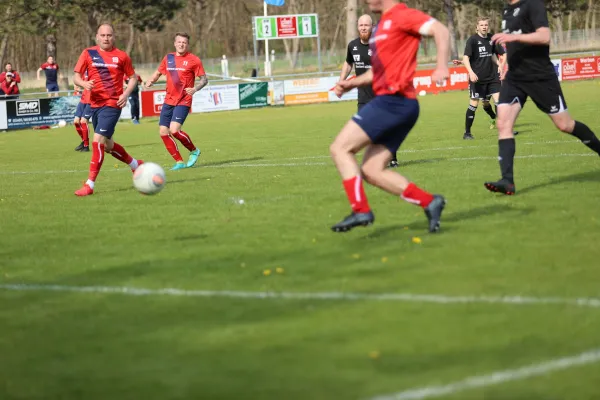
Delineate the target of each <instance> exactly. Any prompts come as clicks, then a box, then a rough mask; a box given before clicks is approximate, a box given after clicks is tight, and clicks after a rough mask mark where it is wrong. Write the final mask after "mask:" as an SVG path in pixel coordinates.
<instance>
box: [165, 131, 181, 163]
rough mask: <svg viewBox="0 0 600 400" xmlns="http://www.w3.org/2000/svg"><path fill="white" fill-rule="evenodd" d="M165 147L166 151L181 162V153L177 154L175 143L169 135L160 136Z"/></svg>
mask: <svg viewBox="0 0 600 400" xmlns="http://www.w3.org/2000/svg"><path fill="white" fill-rule="evenodd" d="M160 138H161V139H162V141H163V143H164V144H165V147H166V148H167V151H168V152H169V154H170V155H171V157H173V159H174V160H175V161H176V162H183V158H181V154H179V150H178V149H177V143H176V142H175V140H173V138H172V137H171V136H170V135H167V136H162V135H161V137H160Z"/></svg>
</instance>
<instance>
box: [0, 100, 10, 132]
mask: <svg viewBox="0 0 600 400" xmlns="http://www.w3.org/2000/svg"><path fill="white" fill-rule="evenodd" d="M7 128H8V124H7V120H6V101H4V100H0V130H5V129H7Z"/></svg>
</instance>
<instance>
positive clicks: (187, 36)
mask: <svg viewBox="0 0 600 400" xmlns="http://www.w3.org/2000/svg"><path fill="white" fill-rule="evenodd" d="M177 36H179V37H184V38H186V39H187V40H188V42H189V41H190V35H188V33H187V32H177V33H176V34H175V37H174V38H173V40H175V39H177Z"/></svg>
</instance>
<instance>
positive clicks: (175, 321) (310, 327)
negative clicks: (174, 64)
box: [0, 81, 600, 400]
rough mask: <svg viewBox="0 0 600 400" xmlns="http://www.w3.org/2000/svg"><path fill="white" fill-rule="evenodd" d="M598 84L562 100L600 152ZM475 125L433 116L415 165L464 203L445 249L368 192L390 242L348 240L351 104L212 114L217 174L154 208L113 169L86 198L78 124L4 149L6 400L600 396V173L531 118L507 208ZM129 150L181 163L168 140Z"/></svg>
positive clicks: (431, 112)
mask: <svg viewBox="0 0 600 400" xmlns="http://www.w3.org/2000/svg"><path fill="white" fill-rule="evenodd" d="M598 84H599V82H598V81H587V82H580V83H576V84H564V85H563V87H564V90H565V94H566V98H567V102H568V105H569V107H570V110H571V113H572V114H573V115H574V116H575V118H576V119H580V120H582V121H585V122H586V123H587V124H588V125H590V127H591V128H592V129H594V130H595V131H596V132H599V133H600V116H599V114H598V106H599V104H600V90H598V89H599V87H598ZM466 106H467V94H466V92H461V93H448V94H443V95H439V96H426V97H424V98H421V117H420V121H419V123H418V125H417V127H416V128H415V129H414V131H413V132H412V133H411V135H410V136H409V138H408V139H407V141H406V142H405V144H404V146H403V147H402V149H401V152H400V154H399V158H400V162H401V167H400V169H399V171H400V172H402V173H404V174H405V175H406V176H408V177H409V178H410V179H413V180H414V181H415V182H417V183H418V184H419V185H420V186H422V187H424V188H425V189H428V190H430V191H433V192H435V193H442V194H444V195H445V196H446V198H447V200H448V206H447V208H446V211H445V214H444V218H443V221H442V232H441V233H440V234H437V235H431V234H428V233H427V226H426V219H425V216H424V215H423V212H422V210H420V209H419V208H417V207H415V206H413V205H410V204H408V203H405V202H404V201H402V200H400V199H398V198H395V197H392V196H390V195H387V194H385V193H383V192H381V191H379V190H377V189H374V188H371V187H368V188H367V195H368V196H369V200H370V203H371V206H372V207H373V209H374V212H375V214H376V217H377V220H376V223H375V225H373V226H372V227H368V228H360V229H359V228H357V229H355V230H353V231H352V232H349V233H347V234H334V233H332V232H331V231H330V230H329V227H330V225H332V224H334V223H336V222H338V220H339V219H341V218H342V217H343V216H345V215H346V214H347V213H348V211H349V205H348V203H347V200H346V197H345V194H344V191H343V187H342V184H341V182H340V179H339V177H338V175H337V172H336V170H335V168H334V167H333V164H332V162H331V160H330V159H329V158H328V146H329V143H330V142H331V141H332V139H333V138H334V137H335V135H336V134H337V132H338V131H339V129H340V128H341V127H342V126H343V124H344V123H345V121H346V120H347V119H348V118H349V117H350V116H351V115H352V113H353V112H354V110H355V104H353V103H340V104H328V105H314V106H302V107H291V108H269V109H259V110H246V111H239V112H232V113H215V114H193V115H191V116H190V117H189V118H188V120H187V122H186V128H187V129H186V131H187V132H188V133H189V134H190V136H191V137H192V138H193V139H194V140H195V142H196V143H197V144H198V145H199V147H200V148H201V149H202V156H201V158H200V167H197V168H193V169H186V170H183V171H177V172H171V171H168V170H167V179H168V183H167V186H166V187H165V189H164V190H163V192H161V193H160V194H159V195H157V196H141V195H140V194H138V193H137V192H136V191H135V190H134V189H133V188H132V185H131V172H130V171H129V169H128V168H127V167H126V166H125V165H123V164H119V162H118V161H116V160H115V159H113V158H112V157H110V156H108V157H107V159H106V161H105V163H104V167H103V170H102V172H101V174H100V176H99V178H98V181H97V183H96V193H95V194H94V195H93V196H91V197H88V198H77V197H75V196H74V195H73V191H74V190H76V189H78V188H79V187H80V185H81V182H82V181H84V180H85V178H86V177H87V169H88V163H89V158H90V157H89V155H90V153H87V154H86V153H84V154H82V153H77V152H74V151H73V148H74V147H75V146H76V145H77V144H78V143H79V141H78V137H77V134H76V133H75V130H74V129H73V128H72V127H71V126H69V127H68V128H65V129H52V130H47V131H33V130H31V131H20V132H9V133H5V134H0V399H2V400H8V399H45V400H47V399H86V400H92V399H103V400H104V399H161V400H162V399H211V400H213V399H215V400H217V399H278V400H279V399H298V400H307V399H311V400H312V399H370V398H373V397H375V396H378V395H387V394H390V393H392V394H393V393H400V392H404V391H407V390H412V389H415V388H422V387H425V388H429V389H431V387H433V386H439V385H447V384H451V383H455V382H457V381H461V380H462V379H465V378H468V377H471V376H474V375H486V374H489V373H491V372H494V371H500V370H509V372H507V375H503V376H504V378H506V379H500V380H499V382H500V381H505V382H500V383H498V384H495V385H493V384H491V383H493V382H492V381H493V379H492V381H483V383H482V384H480V385H479V386H478V385H475V386H478V387H475V388H469V385H468V384H467V385H466V386H460V385H456V386H452V387H450V389H449V391H446V392H444V391H441V392H439V391H438V392H435V391H431V390H430V392H427V391H423V392H418V393H416V394H413V395H411V394H410V393H408V394H406V393H405V394H399V395H398V396H396V397H395V398H397V399H400V400H407V399H425V398H434V397H435V398H439V399H446V400H448V399H453V400H459V399H460V400H466V399H490V400H555V399H561V400H567V399H568V400H584V399H598V398H600V379H599V376H600V351H598V350H594V349H598V348H600V335H599V332H600V301H598V300H596V301H594V300H593V299H592V300H589V299H588V298H598V297H600V261H599V260H600V245H599V239H600V216H598V215H597V209H598V205H599V204H600V203H599V200H598V199H599V198H600V184H599V183H600V160H599V159H598V157H596V156H594V155H593V154H592V153H591V152H590V151H589V150H588V149H587V148H586V147H585V146H583V145H582V144H580V143H578V142H576V141H574V140H573V139H572V138H571V137H568V136H566V135H563V134H560V133H559V132H558V131H556V130H555V129H554V128H553V127H552V125H551V122H550V121H549V119H548V118H547V117H545V116H544V115H543V114H541V113H540V112H538V111H537V109H536V108H535V106H534V105H533V103H528V104H527V106H526V107H525V110H524V111H523V113H522V115H521V118H520V119H519V124H518V130H519V131H520V132H521V134H520V135H519V136H518V137H517V155H518V157H519V158H517V160H516V166H515V173H516V179H517V182H516V183H517V190H518V194H517V196H514V197H502V196H501V195H495V194H491V193H489V192H488V191H486V190H485V189H484V187H483V182H484V181H485V180H489V179H496V178H498V177H499V171H498V163H497V159H496V156H497V140H496V132H495V131H493V130H489V129H488V119H487V116H486V114H485V113H484V112H483V110H481V109H480V110H478V112H477V117H476V121H475V125H474V130H473V134H474V135H475V137H476V140H475V141H470V142H464V141H463V140H462V132H463V124H464V113H465V109H466ZM115 139H116V140H117V141H118V142H120V143H121V144H123V146H124V147H125V148H126V149H127V150H128V151H129V152H130V153H131V154H132V155H133V156H134V157H137V158H141V159H144V160H151V161H154V162H158V163H160V164H162V165H164V166H165V167H167V166H170V165H171V164H172V160H171V159H170V156H169V155H168V154H167V152H166V150H165V149H164V147H163V144H162V142H161V141H160V139H159V138H158V133H157V124H156V120H148V119H146V120H144V122H143V123H142V124H141V125H139V126H135V125H131V124H130V123H129V122H124V123H122V124H119V126H118V132H117V134H116V136H115ZM186 154H187V153H186ZM240 199H244V200H245V203H244V204H239V200H240ZM414 238H420V239H421V243H415V240H414ZM416 241H417V242H418V240H416ZM266 270H269V271H270V272H271V273H270V274H268V272H265V271H266ZM20 284H23V285H25V286H17V285H20ZM11 285H12V286H11ZM82 287H85V288H86V289H81V288H82ZM102 288H104V289H102ZM119 288H122V289H119ZM136 288H137V289H147V290H145V291H135V290H134V289H136ZM165 288H173V289H179V291H160V289H165ZM103 290H104V292H103ZM119 290H120V291H122V293H115V291H119ZM199 291H203V292H199ZM265 292H276V293H283V294H284V295H285V296H287V297H272V298H259V297H260V295H261V293H265ZM342 292H343V293H353V294H358V295H356V296H355V297H354V298H351V297H340V296H338V297H336V298H328V297H335V296H336V293H342ZM298 293H300V294H303V295H296V296H295V297H294V295H293V294H298ZM377 294H384V296H380V297H374V296H371V297H369V296H370V295H377ZM388 294H402V295H403V296H396V297H394V296H391V295H389V296H388ZM418 295H436V296H437V297H419V296H418ZM463 296H466V297H463ZM481 296H484V297H481ZM485 296H488V297H489V298H488V297H485ZM498 296H500V297H501V296H524V297H527V298H529V302H527V301H525V300H526V299H523V298H521V300H519V299H516V300H515V299H513V300H514V301H513V302H510V301H508V300H502V298H500V297H498ZM546 298H554V300H551V301H550V300H548V299H546ZM576 298H582V299H587V301H581V302H580V303H573V302H570V300H572V299H576ZM587 351H595V353H592V356H591V358H589V357H588V358H586V359H585V360H584V361H585V362H581V363H577V362H573V361H572V360H571V361H569V360H570V359H569V360H567V361H568V362H567V361H565V362H564V363H562V364H560V365H559V366H562V367H564V369H559V368H558V367H556V368H553V367H552V365H554V364H548V362H551V361H553V360H556V359H560V358H562V357H571V356H575V355H578V354H580V353H583V352H587ZM596 361H597V363H594V362H596ZM530 364H541V365H542V366H543V367H541V368H540V370H538V371H537V372H538V373H536V374H531V376H529V375H527V374H524V373H523V372H522V371H521V372H519V371H520V370H518V368H521V367H524V366H527V365H530ZM579 364H581V365H579ZM549 365H550V367H552V368H550V367H548V366H549ZM519 378H521V379H519ZM486 382H487V383H486ZM463 389H464V390H463ZM413 393H414V392H413ZM410 396H413V397H410ZM384 398H385V399H391V398H393V397H384Z"/></svg>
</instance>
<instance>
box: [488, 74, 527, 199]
mask: <svg viewBox="0 0 600 400" xmlns="http://www.w3.org/2000/svg"><path fill="white" fill-rule="evenodd" d="M521 84H522V83H521V82H519V85H521ZM526 100H527V94H526V93H525V92H524V91H523V90H522V89H520V88H519V87H518V86H517V85H516V84H515V83H514V82H509V81H506V80H505V81H504V84H503V85H502V89H501V91H500V98H499V104H498V118H497V121H496V123H497V125H498V160H499V162H500V172H501V174H502V178H501V179H500V180H499V181H494V182H486V183H485V184H484V186H485V187H486V188H487V189H488V190H489V191H491V192H499V193H504V194H507V195H513V194H515V184H514V183H515V182H514V173H513V165H514V158H515V151H516V145H515V136H514V133H513V132H514V131H513V128H514V126H515V121H516V120H517V117H518V116H519V113H520V112H521V109H522V107H523V106H524V105H525V101H526Z"/></svg>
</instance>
